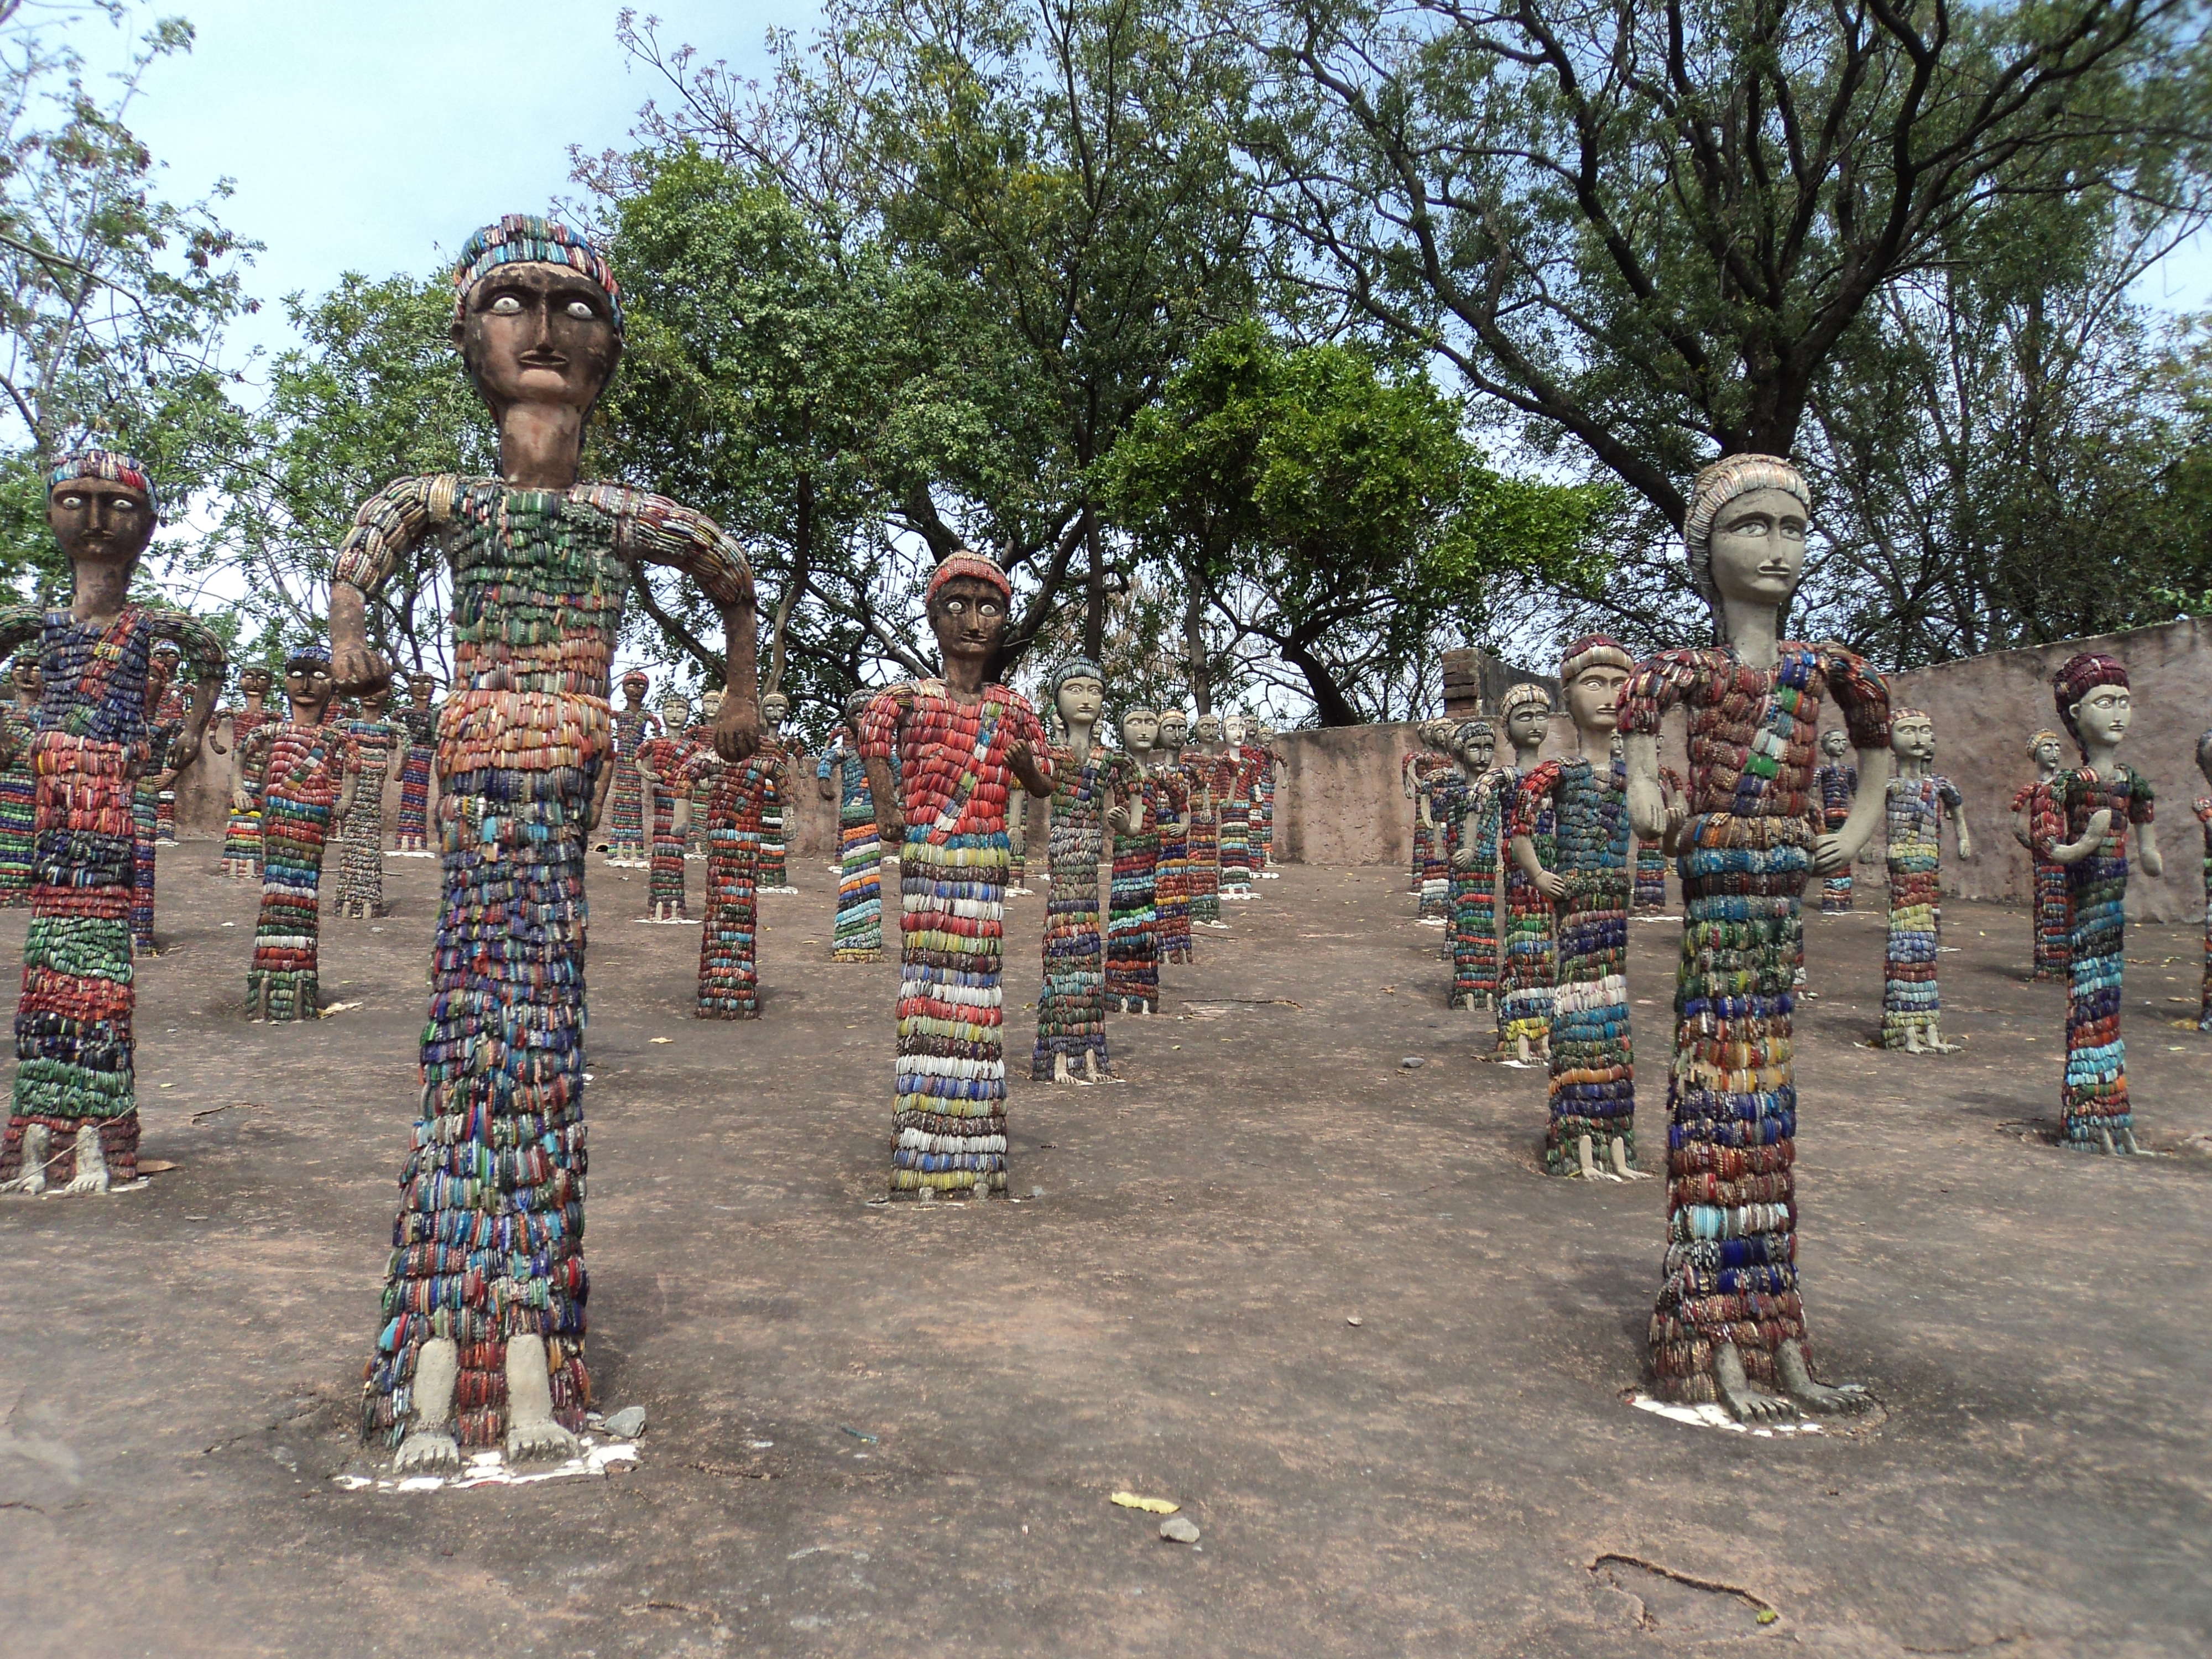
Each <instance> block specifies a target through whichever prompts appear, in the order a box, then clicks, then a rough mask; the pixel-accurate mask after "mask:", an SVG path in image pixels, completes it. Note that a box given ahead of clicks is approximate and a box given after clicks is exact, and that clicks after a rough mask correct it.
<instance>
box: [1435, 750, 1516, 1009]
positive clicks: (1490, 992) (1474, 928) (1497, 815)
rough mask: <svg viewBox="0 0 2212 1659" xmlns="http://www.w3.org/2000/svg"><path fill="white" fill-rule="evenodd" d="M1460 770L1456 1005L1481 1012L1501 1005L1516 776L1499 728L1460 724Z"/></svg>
mask: <svg viewBox="0 0 2212 1659" xmlns="http://www.w3.org/2000/svg"><path fill="white" fill-rule="evenodd" d="M1458 743H1459V751H1460V766H1461V769H1462V770H1463V771H1464V772H1465V773H1466V775H1467V777H1468V785H1467V787H1466V789H1465V790H1464V791H1462V793H1460V796H1459V804H1458V806H1457V809H1456V816H1455V818H1453V819H1452V820H1451V821H1450V822H1449V823H1446V825H1445V826H1444V829H1445V836H1444V842H1445V845H1446V847H1447V848H1449V851H1450V864H1451V893H1452V925H1451V933H1450V942H1451V963H1452V983H1451V1006H1453V1007H1455V1008H1466V1009H1469V1010H1472V1011H1474V1012H1480V1011H1482V1010H1484V1009H1487V1008H1490V1007H1492V1006H1494V1005H1495V1004H1496V1003H1497V1000H1498V848H1499V845H1500V837H1501V832H1502V830H1503V828H1504V812H1505V811H1506V810H1508V809H1509V808H1510V805H1511V803H1510V802H1509V801H1507V800H1505V799H1504V793H1503V788H1502V786H1503V785H1504V782H1505V781H1506V780H1507V779H1508V778H1509V777H1510V775H1511V774H1510V772H1508V771H1506V770H1505V769H1503V768H1500V767H1499V766H1498V764H1497V759H1498V728H1497V727H1496V726H1492V724H1491V723H1490V722H1489V721H1488V720H1482V719H1480V718H1478V719H1475V720H1462V721H1461V722H1460V726H1459V732H1458Z"/></svg>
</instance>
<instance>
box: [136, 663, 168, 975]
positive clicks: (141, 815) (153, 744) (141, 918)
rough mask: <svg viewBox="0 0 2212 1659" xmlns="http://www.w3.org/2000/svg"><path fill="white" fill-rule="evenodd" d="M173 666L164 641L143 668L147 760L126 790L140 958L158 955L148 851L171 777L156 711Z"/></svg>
mask: <svg viewBox="0 0 2212 1659" xmlns="http://www.w3.org/2000/svg"><path fill="white" fill-rule="evenodd" d="M177 661H178V656H177V647H175V646H174V645H173V644H171V643H169V642H167V641H163V642H162V643H161V645H158V646H156V647H155V648H154V653H153V655H152V657H151V658H150V659H149V660H148V662H147V665H146V751H147V760H146V764H145V765H144V767H143V768H142V769H140V771H139V773H138V775H137V778H136V779H135V780H133V781H132V783H131V948H132V949H133V950H135V951H137V953H138V954H139V955H140V956H142V957H150V956H156V955H158V954H160V953H159V952H158V951H155V948H154V848H155V843H156V842H157V841H158V840H159V839H160V831H161V790H162V788H163V787H164V786H165V785H166V783H167V780H168V779H170V778H173V777H174V776H175V775H176V774H175V773H174V772H173V771H171V770H169V767H168V754H169V744H170V741H171V738H172V737H173V729H172V728H171V727H170V726H168V725H167V723H166V722H164V721H163V720H162V719H161V705H162V703H163V702H164V701H166V699H167V695H168V689H169V681H170V679H171V678H173V677H174V675H175V673H176V671H177Z"/></svg>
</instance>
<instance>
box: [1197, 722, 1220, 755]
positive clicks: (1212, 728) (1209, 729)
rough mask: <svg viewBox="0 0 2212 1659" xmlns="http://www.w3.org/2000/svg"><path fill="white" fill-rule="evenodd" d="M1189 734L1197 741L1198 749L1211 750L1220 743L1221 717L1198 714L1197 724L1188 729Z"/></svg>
mask: <svg viewBox="0 0 2212 1659" xmlns="http://www.w3.org/2000/svg"><path fill="white" fill-rule="evenodd" d="M1190 732H1191V735H1192V736H1193V737H1194V738H1197V739H1198V743H1199V746H1200V748H1202V749H1211V748H1212V747H1214V746H1215V745H1216V744H1218V743H1219V742H1220V741H1221V716H1220V715H1218V714H1200V716H1199V717H1198V723H1197V724H1196V725H1195V726H1192V727H1191V728H1190Z"/></svg>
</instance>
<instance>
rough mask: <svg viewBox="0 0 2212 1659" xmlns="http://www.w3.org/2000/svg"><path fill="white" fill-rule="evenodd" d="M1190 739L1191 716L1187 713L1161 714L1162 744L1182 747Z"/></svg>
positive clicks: (1177, 747)
mask: <svg viewBox="0 0 2212 1659" xmlns="http://www.w3.org/2000/svg"><path fill="white" fill-rule="evenodd" d="M1189 741H1190V717H1189V716H1188V715H1187V714H1163V715H1161V716H1160V746H1161V747H1162V748H1163V749H1180V748H1182V746H1183V744H1187V743H1188V742H1189Z"/></svg>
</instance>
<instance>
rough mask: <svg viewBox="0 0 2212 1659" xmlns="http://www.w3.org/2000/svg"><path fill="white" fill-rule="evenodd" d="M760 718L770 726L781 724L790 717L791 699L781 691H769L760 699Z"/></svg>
mask: <svg viewBox="0 0 2212 1659" xmlns="http://www.w3.org/2000/svg"><path fill="white" fill-rule="evenodd" d="M760 707H761V719H763V720H765V721H767V722H768V724H769V725H770V726H781V725H782V724H783V723H784V721H786V720H789V719H790V718H791V699H790V698H789V697H787V696H784V695H783V693H782V692H781V691H770V692H769V693H767V694H766V695H765V696H763V697H762V698H761V700H760Z"/></svg>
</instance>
